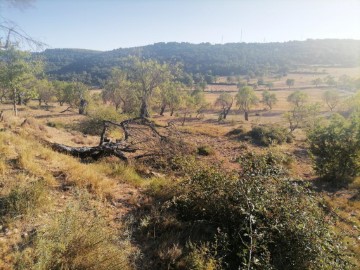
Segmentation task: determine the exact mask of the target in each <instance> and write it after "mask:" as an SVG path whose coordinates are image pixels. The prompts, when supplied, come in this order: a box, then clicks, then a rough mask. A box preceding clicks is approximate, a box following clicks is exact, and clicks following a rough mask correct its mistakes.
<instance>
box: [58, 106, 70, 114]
mask: <svg viewBox="0 0 360 270" xmlns="http://www.w3.org/2000/svg"><path fill="white" fill-rule="evenodd" d="M71 109H72V107H71V106H70V107H67V108H66V109H65V110H63V111H61V112H60V113H64V112H70V111H71Z"/></svg>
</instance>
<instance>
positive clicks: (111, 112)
mask: <svg viewBox="0 0 360 270" xmlns="http://www.w3.org/2000/svg"><path fill="white" fill-rule="evenodd" d="M128 117H129V116H128V115H125V114H120V113H119V112H117V111H116V110H115V109H114V108H113V107H105V106H102V107H97V108H96V110H90V111H89V112H88V117H87V118H85V119H84V120H82V121H81V122H80V126H79V129H80V131H81V132H83V133H85V134H91V135H100V134H101V132H102V130H103V122H104V120H107V121H113V122H120V121H122V120H125V119H126V118H128Z"/></svg>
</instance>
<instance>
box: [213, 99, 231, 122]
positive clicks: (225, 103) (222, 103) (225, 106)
mask: <svg viewBox="0 0 360 270" xmlns="http://www.w3.org/2000/svg"><path fill="white" fill-rule="evenodd" d="M233 103H234V97H233V96H232V95H230V94H229V93H221V94H220V96H219V97H218V98H217V99H216V101H215V106H219V107H221V112H220V119H226V116H227V115H228V113H229V112H230V110H231V107H232V105H233Z"/></svg>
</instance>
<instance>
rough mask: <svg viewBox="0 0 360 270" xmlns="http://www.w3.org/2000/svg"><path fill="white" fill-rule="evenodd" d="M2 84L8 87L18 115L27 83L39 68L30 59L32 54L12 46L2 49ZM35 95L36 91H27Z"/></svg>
mask: <svg viewBox="0 0 360 270" xmlns="http://www.w3.org/2000/svg"><path fill="white" fill-rule="evenodd" d="M0 53H1V59H0V84H1V88H3V89H7V94H8V95H9V98H10V99H11V100H12V102H13V110H14V113H15V115H16V116H17V114H18V110H17V105H18V104H19V103H20V104H21V103H22V98H23V96H24V95H25V94H26V92H27V90H28V89H27V87H26V84H27V83H28V82H29V81H30V80H32V79H33V78H34V77H33V74H34V72H35V71H38V70H37V67H39V66H37V63H36V62H34V61H30V55H29V54H27V53H25V52H21V51H18V50H16V49H15V48H14V47H12V46H11V47H10V48H8V49H7V50H5V51H0ZM27 94H32V95H34V96H35V94H36V93H35V91H32V92H31V93H30V92H27Z"/></svg>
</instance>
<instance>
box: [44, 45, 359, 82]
mask: <svg viewBox="0 0 360 270" xmlns="http://www.w3.org/2000/svg"><path fill="white" fill-rule="evenodd" d="M40 55H42V56H43V57H44V58H45V60H46V63H47V64H46V72H47V73H48V74H49V75H50V76H51V77H54V78H57V79H62V80H69V79H72V78H73V77H74V76H78V77H79V78H80V79H81V80H83V81H85V82H87V83H92V84H98V83H99V81H101V80H103V79H105V78H106V77H107V76H108V74H109V72H110V70H111V68H113V67H121V66H123V65H124V63H125V59H126V58H127V57H128V56H130V55H138V56H141V57H143V58H152V59H156V60H158V61H166V62H171V63H175V62H180V63H182V64H183V65H184V70H185V71H186V72H187V73H191V74H197V73H199V74H202V75H206V74H211V75H219V76H228V75H234V74H244V75H246V74H251V75H252V74H255V75H257V76H261V74H263V73H267V72H274V73H275V72H284V71H285V72H286V71H287V70H288V69H289V68H294V67H296V66H299V65H317V66H357V65H360V40H335V39H325V40H306V41H289V42H284V43H280V42H274V43H228V44H216V45H212V44H210V43H201V44H191V43H176V42H169V43H155V44H153V45H147V46H142V47H134V48H124V49H121V48H120V49H116V50H112V51H106V52H101V51H91V50H82V49H47V50H45V51H44V52H41V53H40Z"/></svg>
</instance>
